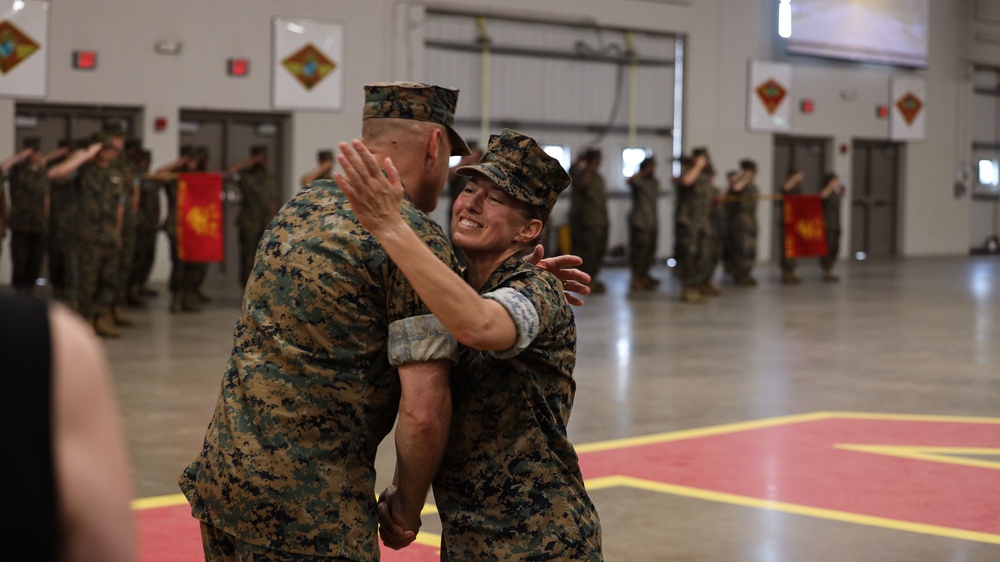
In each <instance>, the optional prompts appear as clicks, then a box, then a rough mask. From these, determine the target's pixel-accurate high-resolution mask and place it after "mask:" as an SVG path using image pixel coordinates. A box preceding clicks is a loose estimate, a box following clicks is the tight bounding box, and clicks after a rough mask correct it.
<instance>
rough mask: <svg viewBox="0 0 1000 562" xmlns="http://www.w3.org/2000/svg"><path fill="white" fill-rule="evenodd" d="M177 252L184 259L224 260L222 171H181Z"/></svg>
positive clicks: (178, 179) (178, 198) (193, 260)
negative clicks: (207, 172) (216, 172)
mask: <svg viewBox="0 0 1000 562" xmlns="http://www.w3.org/2000/svg"><path fill="white" fill-rule="evenodd" d="M177 254H178V256H177V257H179V258H180V259H181V260H182V261H192V262H221V261H223V255H222V174H178V175H177Z"/></svg>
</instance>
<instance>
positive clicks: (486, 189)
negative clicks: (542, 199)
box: [451, 173, 529, 253]
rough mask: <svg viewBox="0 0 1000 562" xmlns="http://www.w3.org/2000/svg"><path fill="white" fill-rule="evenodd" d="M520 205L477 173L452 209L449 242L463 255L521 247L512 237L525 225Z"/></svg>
mask: <svg viewBox="0 0 1000 562" xmlns="http://www.w3.org/2000/svg"><path fill="white" fill-rule="evenodd" d="M524 205H525V204H524V203H522V202H521V201H518V200H517V199H514V198H513V197H511V196H510V195H508V194H507V193H505V192H504V191H503V190H502V189H500V188H499V187H497V185H496V184H495V183H493V182H492V181H490V180H489V179H488V178H486V176H483V175H481V174H478V173H477V174H475V175H473V176H472V177H471V178H469V181H468V182H467V183H466V184H465V188H464V189H463V190H462V193H460V194H459V195H458V197H457V198H456V199H455V204H454V205H453V206H452V209H451V232H452V240H453V241H454V243H455V245H456V246H458V247H459V248H461V249H462V250H464V251H465V252H467V253H468V252H473V253H500V252H503V251H505V250H507V249H509V248H511V247H514V246H518V245H520V244H523V241H517V240H515V237H516V236H517V234H518V233H519V232H520V230H521V229H522V228H523V227H524V226H525V225H526V223H528V222H529V221H528V219H526V218H525V217H524V213H523V207H524Z"/></svg>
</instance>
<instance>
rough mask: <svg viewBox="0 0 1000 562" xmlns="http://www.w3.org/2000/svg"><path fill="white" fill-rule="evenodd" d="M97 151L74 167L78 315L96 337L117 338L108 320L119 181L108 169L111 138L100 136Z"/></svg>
mask: <svg viewBox="0 0 1000 562" xmlns="http://www.w3.org/2000/svg"><path fill="white" fill-rule="evenodd" d="M100 142H101V148H100V150H99V151H98V152H97V154H96V155H95V156H94V158H93V159H92V160H91V161H89V162H87V163H86V164H84V165H83V166H82V167H81V168H80V173H79V175H78V176H77V181H78V182H79V189H80V223H79V226H80V228H79V241H80V247H79V250H80V251H79V255H80V262H79V265H80V294H79V301H80V314H81V315H82V316H83V317H84V318H85V319H87V320H88V321H90V322H92V323H93V324H94V331H95V332H97V335H99V336H102V337H119V336H121V332H119V331H118V329H117V328H116V327H115V322H114V320H113V319H112V318H111V307H112V306H114V304H115V290H116V289H117V286H118V277H119V269H118V262H119V259H120V255H121V225H122V213H123V212H124V211H123V208H122V207H123V206H124V195H123V194H124V191H123V188H122V184H123V182H124V181H125V180H124V178H123V177H122V174H121V169H120V168H119V167H118V166H115V165H114V160H115V158H116V157H117V156H118V148H117V146H116V145H115V143H114V140H113V138H112V136H111V135H109V134H107V133H105V134H102V135H101V137H100Z"/></svg>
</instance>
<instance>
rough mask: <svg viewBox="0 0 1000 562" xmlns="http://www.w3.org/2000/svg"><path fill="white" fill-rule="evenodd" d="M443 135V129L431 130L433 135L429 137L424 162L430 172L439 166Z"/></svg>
mask: <svg viewBox="0 0 1000 562" xmlns="http://www.w3.org/2000/svg"><path fill="white" fill-rule="evenodd" d="M441 134H442V133H441V129H438V128H437V127H435V128H434V129H432V130H431V134H429V135H427V142H426V144H425V145H424V162H425V163H426V166H427V169H428V170H430V169H433V168H434V166H435V165H436V164H437V161H438V158H439V155H438V154H439V152H440V148H441Z"/></svg>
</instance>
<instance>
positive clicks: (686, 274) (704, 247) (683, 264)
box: [674, 226, 719, 287]
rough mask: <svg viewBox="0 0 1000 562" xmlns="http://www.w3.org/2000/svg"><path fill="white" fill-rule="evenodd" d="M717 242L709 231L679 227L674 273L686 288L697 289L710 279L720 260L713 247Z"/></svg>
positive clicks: (676, 238) (675, 248)
mask: <svg viewBox="0 0 1000 562" xmlns="http://www.w3.org/2000/svg"><path fill="white" fill-rule="evenodd" d="M717 242H718V241H717V240H716V239H715V237H714V236H712V235H711V233H709V232H707V231H699V230H695V229H692V228H688V227H685V226H678V227H677V230H676V237H675V241H674V259H675V260H677V266H676V268H675V269H674V273H675V274H676V275H677V278H678V279H680V281H681V284H682V285H684V286H685V287H697V286H699V285H701V284H703V283H705V282H707V281H708V280H709V279H711V274H712V272H713V271H714V269H715V265H716V263H717V262H718V259H719V252H718V250H717V249H714V248H713V247H712V245H713V244H717Z"/></svg>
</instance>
